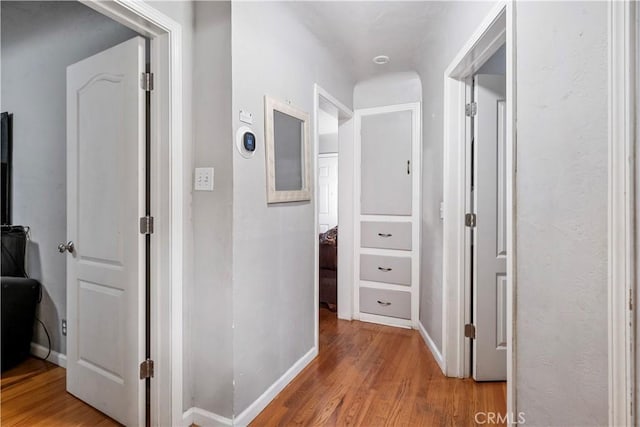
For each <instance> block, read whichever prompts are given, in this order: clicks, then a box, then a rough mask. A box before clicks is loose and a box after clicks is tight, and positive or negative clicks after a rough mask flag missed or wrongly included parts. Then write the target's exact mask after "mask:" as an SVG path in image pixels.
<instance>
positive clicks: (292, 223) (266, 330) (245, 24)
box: [231, 2, 353, 415]
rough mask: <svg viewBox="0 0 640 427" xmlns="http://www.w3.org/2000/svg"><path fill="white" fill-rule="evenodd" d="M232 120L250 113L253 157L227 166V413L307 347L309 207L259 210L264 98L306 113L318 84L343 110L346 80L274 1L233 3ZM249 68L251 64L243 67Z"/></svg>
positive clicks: (310, 330)
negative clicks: (230, 333)
mask: <svg viewBox="0 0 640 427" xmlns="http://www.w3.org/2000/svg"><path fill="white" fill-rule="evenodd" d="M231 33H232V53H233V55H232V57H233V59H232V64H233V116H234V117H233V120H234V126H235V128H237V127H238V126H239V125H240V122H239V121H238V118H237V112H238V111H239V110H240V109H244V110H248V111H250V112H252V113H253V117H254V125H253V130H254V132H255V135H256V139H257V150H256V154H255V156H254V157H253V158H251V159H245V158H243V157H241V156H240V155H239V153H237V151H234V160H233V169H234V170H233V195H234V205H233V321H234V337H233V340H234V344H233V345H234V348H233V355H234V378H235V390H234V412H235V414H236V415H238V414H239V413H241V412H242V411H243V410H244V409H246V408H247V406H248V405H249V404H251V403H252V402H253V401H254V400H255V399H256V398H258V397H259V396H260V395H261V394H262V393H263V392H264V391H265V390H266V389H267V388H268V387H269V386H271V385H272V384H273V383H274V382H275V381H276V380H277V379H278V378H279V377H280V376H281V375H282V374H284V373H285V372H286V371H287V370H288V369H289V368H290V367H291V366H292V365H293V364H294V363H295V362H296V361H297V360H298V359H299V358H300V357H302V356H303V355H304V354H305V353H307V352H308V351H309V350H311V348H312V347H313V346H314V243H315V239H316V238H317V237H316V236H315V231H314V228H315V224H314V209H315V206H314V203H313V202H298V203H285V204H278V205H267V201H266V181H265V157H264V156H265V151H264V135H263V133H264V132H263V129H264V117H263V116H264V110H263V105H264V95H265V94H269V95H270V96H272V97H275V98H276V99H280V100H283V101H286V100H290V101H291V103H292V105H295V106H297V107H299V108H301V109H302V110H304V111H307V112H309V113H310V114H311V113H312V112H313V84H314V83H318V84H320V85H321V86H322V87H323V88H325V89H326V90H327V91H329V92H330V93H331V94H333V95H334V96H336V97H337V98H338V99H339V100H340V101H341V102H343V103H345V104H346V105H351V98H352V89H353V82H352V80H351V79H350V78H349V75H348V74H347V73H346V71H345V70H344V69H343V67H342V64H341V63H339V62H338V61H336V60H335V59H334V57H333V55H332V52H330V51H328V50H327V49H326V48H325V47H323V46H322V45H321V44H320V42H319V41H318V40H317V39H316V38H315V37H314V36H313V35H311V34H310V33H309V31H308V30H307V29H306V28H305V27H304V26H303V25H302V24H301V23H300V22H299V21H297V20H296V19H295V17H294V16H293V15H292V12H291V11H290V10H289V8H288V7H287V6H286V5H284V4H282V3H245V2H234V3H232V30H231ZM250 65H251V66H250Z"/></svg>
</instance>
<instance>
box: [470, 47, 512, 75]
mask: <svg viewBox="0 0 640 427" xmlns="http://www.w3.org/2000/svg"><path fill="white" fill-rule="evenodd" d="M477 74H499V75H505V74H507V46H506V44H503V45H502V47H501V48H500V49H498V50H497V51H496V53H494V54H493V55H491V58H489V59H487V62H485V63H484V64H483V65H482V67H480V69H479V70H478V72H477Z"/></svg>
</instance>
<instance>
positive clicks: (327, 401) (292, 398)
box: [0, 309, 506, 427]
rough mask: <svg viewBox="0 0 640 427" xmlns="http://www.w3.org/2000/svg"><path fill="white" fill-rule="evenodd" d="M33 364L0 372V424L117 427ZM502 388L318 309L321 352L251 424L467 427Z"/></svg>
mask: <svg viewBox="0 0 640 427" xmlns="http://www.w3.org/2000/svg"><path fill="white" fill-rule="evenodd" d="M65 387H66V386H65V370H64V369H62V368H60V367H58V366H55V365H53V364H51V363H48V362H44V361H41V360H38V359H29V360H28V361H27V362H25V363H23V364H22V365H20V366H18V367H16V368H14V369H12V370H9V371H7V372H5V373H3V374H2V380H1V392H0V425H2V426H47V427H48V426H63V427H66V426H101V427H107V426H118V425H119V424H118V423H116V422H115V421H114V420H112V419H110V418H109V417H107V416H106V415H104V414H102V413H101V412H99V411H97V410H95V409H93V408H92V407H90V406H88V405H86V404H85V403H83V402H82V401H80V400H78V399H76V398H75V397H73V396H72V395H70V394H69V393H67V392H66V391H65ZM505 402H506V385H505V383H476V382H474V381H473V380H469V379H467V380H458V379H451V378H446V377H444V376H443V375H442V373H441V371H440V368H439V367H438V365H437V364H436V362H435V360H434V359H433V357H432V356H431V353H429V350H428V349H427V348H426V346H425V344H424V342H423V341H422V337H420V334H419V333H418V332H417V331H412V330H405V329H398V328H391V327H386V326H380V325H374V324H370V323H363V322H347V321H343V320H338V319H337V318H336V315H335V313H332V312H330V311H329V310H326V309H321V310H320V354H319V356H318V357H317V358H316V359H315V360H314V361H313V362H311V364H310V365H309V366H308V367H307V368H306V369H305V370H304V371H303V372H302V373H301V374H300V375H299V376H298V377H296V379H294V380H293V382H292V383H291V384H289V386H288V387H287V388H285V389H284V390H283V391H282V393H280V394H279V395H278V396H277V397H276V399H275V400H274V401H273V402H272V403H271V404H270V405H269V406H267V408H265V410H264V411H262V413H261V414H260V415H258V417H257V418H256V419H255V420H254V421H253V423H252V426H290V425H326V426H366V427H376V426H383V425H384V426H388V425H395V426H468V425H475V421H474V415H475V413H476V412H481V411H482V412H496V413H500V414H504V413H505V410H506V408H505V407H506V404H505Z"/></svg>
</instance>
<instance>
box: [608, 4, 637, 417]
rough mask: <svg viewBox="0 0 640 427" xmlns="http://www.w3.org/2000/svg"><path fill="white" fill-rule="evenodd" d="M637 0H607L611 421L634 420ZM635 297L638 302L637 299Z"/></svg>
mask: <svg viewBox="0 0 640 427" xmlns="http://www.w3.org/2000/svg"><path fill="white" fill-rule="evenodd" d="M636 13H637V10H636V4H635V2H633V1H628V0H627V1H609V8H608V14H609V16H608V18H609V31H608V33H609V34H608V35H609V138H608V139H609V144H608V145H609V167H608V169H609V200H608V205H609V208H608V211H609V212H608V213H609V215H608V236H609V238H608V255H609V256H608V258H609V262H608V264H609V272H608V273H609V274H608V283H607V286H608V296H609V325H608V326H609V331H608V332H609V333H608V336H609V425H612V426H623V425H626V426H631V425H635V421H636V417H635V413H634V410H633V407H634V403H635V402H634V399H635V396H634V394H635V383H636V378H635V346H636V343H635V340H636V339H637V336H636V335H635V334H636V332H634V331H635V323H636V319H635V314H634V307H635V306H636V305H637V304H638V303H637V296H636V297H635V298H634V295H635V293H636V292H637V287H636V271H635V270H636V265H637V262H636V260H637V259H636V253H635V245H636V238H637V237H638V236H637V235H636V227H635V221H636V216H637V214H638V211H637V210H636V205H635V203H636V191H638V190H637V188H636V181H635V180H636V174H635V165H636V155H637V154H636V136H637V135H636V128H635V124H636V110H635V109H636V108H637V107H638V99H637V98H636V84H638V83H639V82H638V81H637V80H636V76H635V68H636V60H637V58H636V40H637V39H636V37H637V34H636V31H637V25H638V24H637V19H638V17H637V15H636ZM634 299H635V301H634Z"/></svg>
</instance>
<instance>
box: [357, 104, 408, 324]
mask: <svg viewBox="0 0 640 427" xmlns="http://www.w3.org/2000/svg"><path fill="white" fill-rule="evenodd" d="M355 131H356V132H355V133H356V138H355V139H356V141H355V156H354V158H355V163H354V168H355V192H356V193H355V224H354V225H355V226H354V234H355V236H354V237H355V260H356V262H355V268H354V282H353V283H354V308H355V310H354V312H355V313H354V314H355V315H354V317H355V318H357V319H360V320H363V321H367V322H374V323H382V324H386V325H392V326H404V327H415V326H416V325H417V322H418V291H419V277H420V182H421V164H420V163H421V132H420V104H419V103H411V104H402V105H391V106H385V107H376V108H368V109H361V110H356V111H355Z"/></svg>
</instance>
